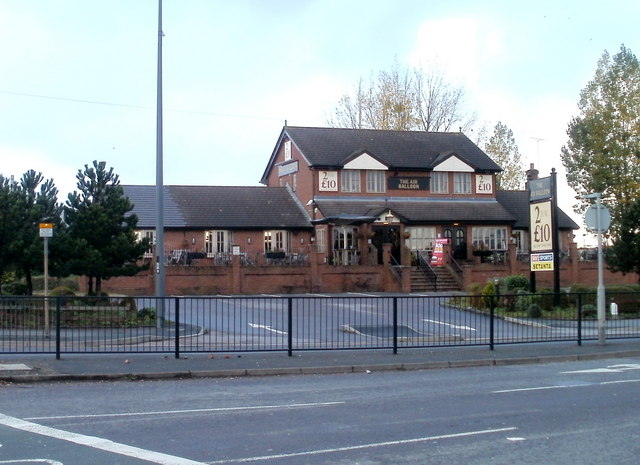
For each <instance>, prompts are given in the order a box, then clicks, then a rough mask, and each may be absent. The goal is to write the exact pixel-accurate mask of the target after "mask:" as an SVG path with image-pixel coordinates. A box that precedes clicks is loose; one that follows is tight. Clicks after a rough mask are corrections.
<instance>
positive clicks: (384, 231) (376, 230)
mask: <svg viewBox="0 0 640 465" xmlns="http://www.w3.org/2000/svg"><path fill="white" fill-rule="evenodd" d="M372 229H373V238H371V245H373V246H375V247H376V249H377V251H378V265H382V264H383V260H382V244H391V255H392V256H393V258H395V260H396V262H397V263H400V260H401V258H400V227H399V226H373V228H372Z"/></svg>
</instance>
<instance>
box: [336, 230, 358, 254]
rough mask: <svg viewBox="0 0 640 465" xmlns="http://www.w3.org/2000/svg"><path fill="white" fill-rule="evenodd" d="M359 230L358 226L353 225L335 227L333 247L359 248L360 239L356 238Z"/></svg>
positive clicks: (341, 248) (338, 248)
mask: <svg viewBox="0 0 640 465" xmlns="http://www.w3.org/2000/svg"><path fill="white" fill-rule="evenodd" d="M357 232H358V228H354V227H351V226H349V227H336V228H333V249H334V250H343V249H357V248H358V239H357V238H356V234H357Z"/></svg>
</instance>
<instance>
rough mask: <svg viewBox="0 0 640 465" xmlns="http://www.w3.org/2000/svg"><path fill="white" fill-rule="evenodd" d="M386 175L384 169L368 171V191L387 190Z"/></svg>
mask: <svg viewBox="0 0 640 465" xmlns="http://www.w3.org/2000/svg"><path fill="white" fill-rule="evenodd" d="M385 181H386V177H385V172H384V171H379V170H368V171H367V192H386V185H385V184H386V183H385Z"/></svg>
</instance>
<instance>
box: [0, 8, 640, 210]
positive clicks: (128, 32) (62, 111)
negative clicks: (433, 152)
mask: <svg viewBox="0 0 640 465" xmlns="http://www.w3.org/2000/svg"><path fill="white" fill-rule="evenodd" d="M157 9H158V2H157V0H109V1H98V0H55V1H54V0H0V43H1V44H2V46H1V47H0V50H1V59H0V108H1V109H2V111H1V112H0V128H1V129H0V160H1V165H0V173H2V174H3V175H5V176H9V175H15V176H16V177H19V176H20V175H21V174H22V173H24V172H25V171H26V170H28V169H31V168H33V169H36V170H38V171H42V172H43V174H44V175H45V177H47V178H51V177H52V178H54V180H55V182H56V185H57V186H58V187H59V189H60V191H61V192H63V193H64V195H62V196H61V197H62V199H64V198H66V192H68V191H70V190H73V189H74V188H75V175H76V173H77V171H78V170H79V169H82V168H83V167H84V165H85V164H87V163H89V164H90V163H91V162H92V161H93V160H96V159H97V160H104V161H106V162H107V165H108V166H111V167H113V168H114V170H115V171H116V173H118V174H119V175H120V179H121V182H122V183H124V184H154V183H155V156H156V147H155V141H156V136H155V129H156V119H155V112H156V64H157V27H158V24H157ZM163 17H164V18H163V31H164V34H165V37H164V40H163V62H164V67H163V69H164V73H163V74H164V108H165V112H164V180H165V184H206V185H256V184H257V183H258V181H259V179H260V177H261V175H262V172H263V170H264V168H265V166H266V163H267V161H268V159H269V156H270V155H271V152H272V150H273V147H274V145H275V143H276V140H277V137H278V135H279V133H280V130H281V129H282V126H283V125H284V122H285V120H287V121H288V123H289V124H290V125H298V126H326V122H327V119H328V117H329V116H330V114H331V113H332V110H333V109H334V108H335V105H336V103H337V101H338V99H339V98H340V96H342V95H343V94H345V93H350V92H351V91H352V90H353V88H354V86H355V85H356V83H357V81H358V79H359V78H364V79H369V78H370V77H372V76H374V75H375V74H376V73H377V72H378V71H380V70H383V69H389V68H390V67H392V66H393V64H394V61H396V60H397V61H398V63H399V65H400V66H401V67H405V66H409V67H417V66H421V67H423V68H425V69H428V68H430V67H433V66H437V67H439V69H440V70H442V72H443V73H444V74H445V75H446V77H447V79H448V80H449V82H451V83H452V84H453V85H457V86H462V87H463V88H464V89H465V92H466V102H467V104H468V111H469V112H475V113H476V114H477V116H478V120H479V122H481V123H484V124H486V125H487V126H488V127H489V128H490V129H492V128H493V126H494V125H495V123H496V122H497V121H502V122H503V123H504V124H506V125H507V126H508V127H509V128H510V129H512V130H513V132H514V135H515V138H516V142H517V143H518V146H519V148H520V152H521V153H522V155H523V159H524V161H525V165H526V166H528V165H529V163H532V162H533V163H536V165H537V166H538V167H539V169H540V171H541V175H542V176H545V175H548V173H549V172H550V170H551V168H552V167H555V168H556V169H557V170H558V171H559V173H560V182H561V183H564V176H563V173H564V169H563V168H562V164H561V162H560V148H561V147H562V145H564V144H566V141H567V139H566V128H567V124H568V123H569V121H570V119H571V117H572V116H576V115H577V114H578V113H577V102H578V99H579V94H580V91H581V90H582V89H583V88H584V87H585V85H586V84H587V82H588V81H589V80H590V79H592V78H593V76H594V73H595V70H596V66H597V61H598V59H599V58H600V57H601V55H602V53H603V52H604V51H605V50H607V51H608V52H609V53H610V54H611V55H614V54H616V53H617V52H618V51H619V50H620V46H621V44H625V46H626V47H627V48H629V49H631V51H632V52H633V53H635V54H636V55H638V54H640V34H639V33H638V25H637V21H638V18H640V2H638V1H637V0H609V1H606V2H601V1H585V0H581V1H573V0H570V1H557V0H555V1H546V0H538V1H535V2H531V1H527V2H520V1H516V0H508V1H507V0H505V1H502V0H494V1H491V0H485V1H464V0H458V1H456V0H452V1H448V2H436V1H428V0H416V1H414V0H387V1H383V0H362V1H361V0H336V1H334V0H316V1H305V0H234V1H229V0H226V1H222V0H164V2H163ZM469 136H470V137H471V138H472V139H473V138H474V136H473V134H469ZM563 197H564V198H561V206H562V207H563V208H564V209H565V210H567V211H570V210H571V205H572V199H571V197H572V195H571V194H567V195H565V196H563ZM574 218H575V216H574ZM578 221H580V220H579V218H578Z"/></svg>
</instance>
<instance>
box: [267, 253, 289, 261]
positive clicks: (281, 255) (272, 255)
mask: <svg viewBox="0 0 640 465" xmlns="http://www.w3.org/2000/svg"><path fill="white" fill-rule="evenodd" d="M264 255H265V257H267V258H269V259H272V260H282V259H283V258H284V257H286V254H285V253H284V252H266V253H265V254H264Z"/></svg>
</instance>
